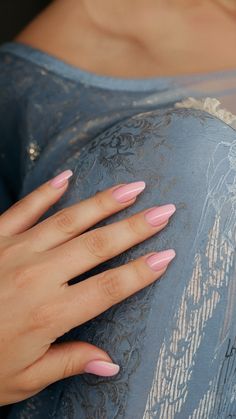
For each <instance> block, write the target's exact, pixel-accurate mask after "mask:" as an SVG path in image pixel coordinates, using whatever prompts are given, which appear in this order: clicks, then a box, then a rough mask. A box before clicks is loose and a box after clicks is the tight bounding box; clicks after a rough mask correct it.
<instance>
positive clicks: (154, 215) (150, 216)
mask: <svg viewBox="0 0 236 419" xmlns="http://www.w3.org/2000/svg"><path fill="white" fill-rule="evenodd" d="M175 211H176V207H175V205H172V204H170V205H163V206H162V207H156V208H153V209H151V210H149V211H148V212H146V214H145V218H146V220H147V222H148V223H149V224H151V225H152V226H154V227H157V226H160V225H162V224H164V223H165V222H166V221H168V220H169V218H170V217H171V216H172V215H173V214H174V213H175Z"/></svg>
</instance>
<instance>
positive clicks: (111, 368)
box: [84, 361, 120, 377]
mask: <svg viewBox="0 0 236 419" xmlns="http://www.w3.org/2000/svg"><path fill="white" fill-rule="evenodd" d="M119 371H120V367H119V365H117V364H112V363H111V362H105V361H91V362H89V363H88V364H87V365H86V367H85V370H84V372H86V373H88V374H94V375H99V376H101V377H112V376H113V375H116V374H118V372H119Z"/></svg>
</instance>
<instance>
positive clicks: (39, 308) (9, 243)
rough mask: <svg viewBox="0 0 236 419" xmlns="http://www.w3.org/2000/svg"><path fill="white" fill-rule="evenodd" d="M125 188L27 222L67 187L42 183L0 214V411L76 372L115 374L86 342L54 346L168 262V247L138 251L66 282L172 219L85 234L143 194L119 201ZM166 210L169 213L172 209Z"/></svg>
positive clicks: (138, 220)
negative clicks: (116, 263)
mask: <svg viewBox="0 0 236 419" xmlns="http://www.w3.org/2000/svg"><path fill="white" fill-rule="evenodd" d="M132 185H133V184H132ZM135 185H136V184H135ZM124 186H125V191H126V186H127V185H118V186H115V187H113V188H111V189H108V190H106V191H104V192H100V193H98V194H97V195H95V196H94V197H91V198H90V199H88V200H86V201H82V202H80V203H78V204H77V205H74V206H72V207H70V208H67V209H65V210H62V211H61V212H59V213H57V214H55V215H54V216H52V217H50V218H48V219H46V220H45V221H43V222H41V223H39V224H37V225H35V223H36V222H37V220H38V219H39V218H40V217H41V216H42V215H43V214H44V213H45V211H46V210H47V209H48V208H49V207H50V206H52V205H53V204H54V203H55V202H56V201H58V199H60V197H61V196H62V195H63V194H64V192H65V191H66V189H67V187H68V181H66V182H65V183H64V184H63V185H62V186H61V187H60V188H58V187H56V188H55V186H53V184H52V183H51V182H48V183H46V184H45V185H43V186H42V187H40V188H39V189H38V190H36V191H34V192H33V193H31V194H30V195H29V196H27V197H26V198H24V199H23V200H22V201H20V202H18V203H17V205H15V206H13V207H12V208H10V209H9V210H8V211H7V212H5V213H4V214H3V215H1V217H0V231H1V236H0V318H1V326H0V352H1V359H0V405H4V404H9V403H14V402H17V401H20V400H23V399H26V398H28V397H30V396H32V395H34V394H36V393H38V392H39V391H41V390H42V389H43V388H45V387H47V386H48V385H49V384H51V383H53V382H55V381H57V380H60V379H63V378H66V377H69V376H72V375H75V374H81V373H83V372H88V373H92V374H96V375H104V376H112V375H115V374H117V373H118V371H119V366H117V365H115V364H113V363H112V360H111V358H110V357H109V355H108V354H106V352H104V351H103V350H101V349H99V348H96V347H95V346H93V345H90V344H88V343H86V342H71V343H64V344H55V343H54V342H55V340H56V339H57V338H58V337H59V336H62V335H64V333H66V332H67V331H69V330H71V329H72V328H74V327H76V326H78V325H81V324H83V323H85V322H87V321H88V320H90V319H92V318H94V317H95V316H97V315H98V314H100V313H102V312H103V311H105V310H107V309H108V308H109V307H111V306H113V305H114V304H117V303H118V302H120V301H122V300H124V299H125V298H127V297H128V296H130V295H132V294H134V293H135V292H137V291H138V290H140V289H142V288H144V287H146V286H147V285H149V284H151V283H152V282H154V281H155V280H156V279H158V278H160V277H161V275H163V273H164V272H165V271H166V269H167V266H168V264H169V263H170V261H171V260H172V259H173V258H174V257H175V252H174V251H173V250H171V249H170V250H168V251H165V252H158V253H153V254H149V255H143V256H142V257H140V258H139V259H138V260H136V261H132V262H130V263H128V264H127V265H124V266H120V267H119V268H115V269H111V270H108V271H104V272H103V273H101V274H97V275H95V276H93V277H91V278H89V279H87V280H86V281H82V282H80V283H78V284H76V285H72V286H68V281H70V280H71V279H73V278H75V277H76V276H78V275H80V274H82V273H84V272H86V271H89V270H90V269H91V268H92V267H95V266H96V265H99V264H100V263H102V262H104V261H106V260H108V259H110V258H112V257H114V256H116V255H118V254H120V253H122V252H123V251H125V250H127V249H128V248H130V247H132V246H133V245H135V244H138V243H140V242H142V241H143V240H145V239H147V238H148V237H151V236H153V235H154V234H156V233H157V232H159V231H160V230H162V229H163V228H164V227H165V226H166V225H167V223H168V220H169V218H170V216H171V214H170V212H168V210H167V211H166V210H165V208H164V212H165V216H164V218H165V220H164V219H163V217H161V218H160V222H159V223H158V226H157V225H155V226H154V225H152V224H150V219H149V218H148V217H150V211H142V212H141V213H139V214H135V215H133V216H131V217H130V218H127V219H124V220H122V221H119V222H117V223H113V224H110V225H107V226H105V227H100V228H97V229H94V230H89V231H87V230H88V229H89V228H90V227H91V226H93V225H95V224H97V223H98V222H99V221H101V220H102V219H104V218H107V217H109V216H110V215H112V214H114V213H116V212H118V211H121V210H122V209H124V208H127V207H128V206H130V205H132V204H134V202H135V200H136V197H137V195H138V193H140V192H141V190H140V189H139V191H138V193H137V189H136V192H135V193H136V197H135V198H132V199H128V200H126V202H120V201H118V200H117V199H118V198H117V197H120V196H121V195H120V194H121V192H122V191H123V187H124ZM132 187H133V186H132ZM144 187H145V184H144V186H142V190H143V189H144ZM121 188H122V190H121ZM135 188H136V186H135ZM117 193H118V195H117ZM122 193H123V192H122ZM125 196H127V194H126V195H125ZM119 199H120V198H119ZM159 208H160V207H159ZM162 208H163V207H162ZM170 209H171V213H173V212H174V211H175V207H174V206H170ZM158 211H159V209H158ZM152 213H153V212H151V214H152ZM147 214H149V215H147ZM127 279H128V280H127Z"/></svg>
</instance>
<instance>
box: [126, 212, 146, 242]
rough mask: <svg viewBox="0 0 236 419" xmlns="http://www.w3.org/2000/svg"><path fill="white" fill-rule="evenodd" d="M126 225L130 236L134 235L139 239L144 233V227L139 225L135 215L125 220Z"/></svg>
mask: <svg viewBox="0 0 236 419" xmlns="http://www.w3.org/2000/svg"><path fill="white" fill-rule="evenodd" d="M126 222H127V227H128V230H129V231H130V233H131V234H132V236H136V237H137V239H141V238H142V237H143V235H144V228H143V226H142V225H141V223H140V221H139V219H138V217H137V216H134V217H130V218H128V219H127V220H126Z"/></svg>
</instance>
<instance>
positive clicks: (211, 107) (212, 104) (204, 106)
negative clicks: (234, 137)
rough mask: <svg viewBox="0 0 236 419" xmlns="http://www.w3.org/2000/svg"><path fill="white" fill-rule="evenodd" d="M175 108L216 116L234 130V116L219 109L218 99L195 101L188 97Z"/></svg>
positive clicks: (235, 124)
mask: <svg viewBox="0 0 236 419" xmlns="http://www.w3.org/2000/svg"><path fill="white" fill-rule="evenodd" d="M175 107H176V108H191V109H198V110H202V111H205V112H208V113H209V114H211V115H213V116H216V117H217V118H219V119H221V121H223V122H225V123H226V124H228V125H230V126H232V127H233V128H235V129H236V115H233V114H232V113H231V112H229V111H228V110H227V109H224V108H221V102H220V101H219V100H218V99H215V98H210V97H207V98H205V99H200V100H199V99H195V98H193V97H189V98H188V99H185V100H183V101H182V102H177V103H176V104H175Z"/></svg>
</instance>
